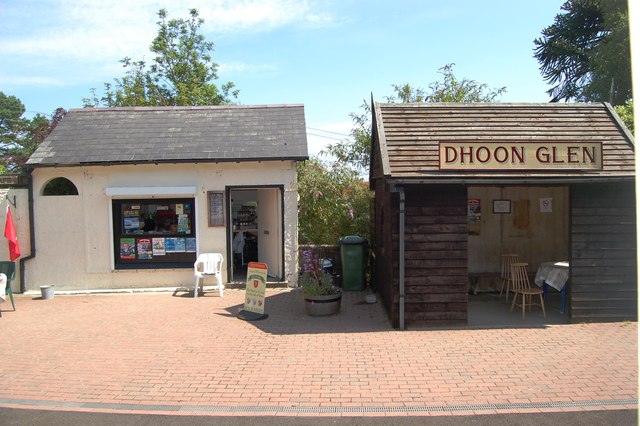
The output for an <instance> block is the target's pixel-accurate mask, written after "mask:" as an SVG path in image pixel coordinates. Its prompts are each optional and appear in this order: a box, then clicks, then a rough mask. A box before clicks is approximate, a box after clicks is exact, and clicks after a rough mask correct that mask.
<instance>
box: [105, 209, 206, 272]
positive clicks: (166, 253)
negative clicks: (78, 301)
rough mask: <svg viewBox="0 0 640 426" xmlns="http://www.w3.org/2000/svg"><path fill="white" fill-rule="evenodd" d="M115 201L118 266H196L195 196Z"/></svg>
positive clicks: (115, 237) (136, 267)
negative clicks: (194, 264)
mask: <svg viewBox="0 0 640 426" xmlns="http://www.w3.org/2000/svg"><path fill="white" fill-rule="evenodd" d="M112 203H113V236H114V248H115V266H116V269H150V268H193V263H194V262H195V260H196V234H195V212H194V210H195V209H194V206H195V204H194V199H193V198H180V199H153V200H151V199H138V200H113V202H112Z"/></svg>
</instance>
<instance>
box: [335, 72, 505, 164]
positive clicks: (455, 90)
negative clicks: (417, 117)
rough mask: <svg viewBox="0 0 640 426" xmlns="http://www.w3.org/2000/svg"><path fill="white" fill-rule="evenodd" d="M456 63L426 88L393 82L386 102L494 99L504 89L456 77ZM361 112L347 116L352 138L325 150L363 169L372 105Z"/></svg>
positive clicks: (488, 100) (365, 105) (366, 104)
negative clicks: (440, 78) (352, 125)
mask: <svg viewBox="0 0 640 426" xmlns="http://www.w3.org/2000/svg"><path fill="white" fill-rule="evenodd" d="M454 65H455V64H447V65H445V66H443V67H442V68H440V69H439V70H438V73H439V74H442V80H437V81H434V82H433V83H431V84H430V85H429V90H425V89H423V88H420V87H413V86H411V85H410V84H409V83H405V84H393V85H391V87H392V88H393V91H394V94H393V95H391V96H387V97H386V98H385V99H386V100H387V102H391V103H393V102H402V103H409V102H418V103H420V102H467V103H468V102H494V101H495V100H496V98H498V97H499V96H500V95H502V94H503V93H504V92H505V91H506V87H501V88H490V87H489V86H488V85H487V84H481V83H478V82H477V81H475V80H470V79H468V78H463V79H459V78H457V77H456V76H455V74H454V73H453V66H454ZM360 108H361V112H359V113H351V114H349V116H350V117H351V120H352V121H353V124H354V127H353V129H352V130H351V136H352V137H353V141H345V142H339V143H335V144H332V145H329V147H328V148H327V150H326V154H329V155H331V156H333V157H335V158H337V159H338V161H340V162H343V163H345V164H349V165H350V166H351V167H352V168H354V169H355V170H357V171H359V172H362V171H364V170H367V169H368V167H369V158H370V155H371V105H369V103H368V102H367V101H366V100H365V101H363V103H362V105H361V106H360Z"/></svg>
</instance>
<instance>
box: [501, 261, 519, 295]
mask: <svg viewBox="0 0 640 426" xmlns="http://www.w3.org/2000/svg"><path fill="white" fill-rule="evenodd" d="M517 261H518V255H517V254H515V253H508V254H503V255H502V261H501V263H500V280H501V282H502V286H501V287H500V296H502V291H503V290H504V289H505V285H506V290H507V299H506V302H507V303H509V292H510V291H512V290H511V289H512V283H513V280H512V279H511V264H512V263H515V262H517Z"/></svg>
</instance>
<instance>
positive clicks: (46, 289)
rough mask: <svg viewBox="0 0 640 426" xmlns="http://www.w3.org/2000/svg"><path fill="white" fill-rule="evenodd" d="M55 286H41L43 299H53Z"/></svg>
mask: <svg viewBox="0 0 640 426" xmlns="http://www.w3.org/2000/svg"><path fill="white" fill-rule="evenodd" d="M54 287H55V286H54V285H43V286H40V292H41V293H42V298H43V299H44V300H49V299H53V290H54Z"/></svg>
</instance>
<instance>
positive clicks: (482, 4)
mask: <svg viewBox="0 0 640 426" xmlns="http://www.w3.org/2000/svg"><path fill="white" fill-rule="evenodd" d="M563 3H564V0H535V1H534V0H530V1H515V2H514V1H513V0H510V1H507V0H486V1H477V0H450V1H442V0H415V1H414V0H395V1H393V0H385V1H382V0H381V1H378V0H374V1H357V0H336V1H333V0H323V1H314V0H307V1H294V0H262V1H259V0H235V1H234V0H189V1H183V0H156V1H148V0H127V1H123V0H95V1H86V0H85V1H83V0H0V64H1V65H0V91H2V92H4V93H5V94H7V95H14V96H16V97H18V98H19V99H20V100H21V101H22V102H23V103H24V104H25V106H26V108H27V110H28V111H29V113H31V114H32V113H34V112H40V113H44V114H47V115H48V114H51V113H52V112H53V111H54V110H55V109H56V108H57V107H59V106H61V107H63V108H66V109H70V108H80V107H82V98H83V97H88V96H89V95H90V89H91V88H96V89H98V92H99V93H101V92H102V88H103V83H105V82H112V81H113V79H114V78H117V77H121V76H122V75H123V69H122V67H121V65H120V63H119V62H118V61H119V60H120V59H122V58H124V57H125V56H128V57H131V58H133V59H135V60H137V59H143V58H146V59H151V57H152V56H151V54H150V53H149V45H150V43H151V41H152V40H153V38H154V37H155V35H156V34H157V25H156V21H157V15H156V14H157V11H158V10H159V9H160V8H166V9H167V10H168V12H169V17H170V18H178V17H180V18H187V17H188V10H189V9H190V8H196V9H198V11H199V12H200V15H201V17H202V18H204V19H205V24H204V25H203V27H202V29H201V30H202V33H203V34H205V36H206V37H207V39H208V40H209V41H212V42H214V43H215V52H214V54H213V59H214V61H215V62H217V63H218V64H219V77H220V78H219V80H218V83H220V84H222V83H224V82H227V81H232V82H234V83H235V84H236V86H237V88H238V89H240V96H239V102H240V103H241V104H244V105H251V104H299V103H302V104H304V105H305V112H306V121H307V127H308V128H309V130H308V141H309V148H310V152H311V153H316V152H317V151H318V150H319V149H321V148H322V146H323V145H324V144H326V143H331V142H335V140H333V139H331V138H338V139H342V138H344V137H346V136H341V135H347V134H348V133H349V131H350V129H351V127H352V123H351V119H350V118H349V113H350V112H359V111H360V105H361V104H362V101H363V100H364V99H367V100H369V99H370V97H371V93H373V96H374V99H375V100H376V101H384V99H385V96H389V95H391V94H392V93H393V90H392V87H391V86H392V84H404V83H409V84H411V85H412V86H414V87H422V88H428V86H429V84H430V83H432V82H434V81H436V80H440V77H441V75H440V74H438V70H439V69H440V68H441V67H442V66H444V65H445V64H448V63H455V66H454V69H453V70H454V73H455V75H456V76H457V77H458V78H468V79H472V80H476V81H477V82H480V83H486V84H488V85H489V86H490V87H492V88H497V87H503V86H506V89H507V92H506V93H505V94H504V95H503V96H502V97H501V98H500V99H499V100H500V101H502V102H548V100H549V96H548V95H547V94H546V91H547V90H548V89H549V86H548V85H547V84H546V83H545V82H544V81H543V79H542V77H541V75H540V71H539V68H538V63H537V61H536V60H535V58H533V48H534V45H533V40H534V39H535V38H537V37H539V36H540V33H541V31H542V29H543V28H544V27H546V26H548V25H550V24H552V23H553V18H554V17H555V15H556V14H557V13H559V12H560V7H561V5H562V4H563ZM318 135H320V136H318Z"/></svg>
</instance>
